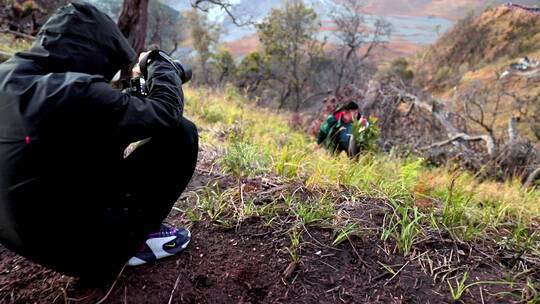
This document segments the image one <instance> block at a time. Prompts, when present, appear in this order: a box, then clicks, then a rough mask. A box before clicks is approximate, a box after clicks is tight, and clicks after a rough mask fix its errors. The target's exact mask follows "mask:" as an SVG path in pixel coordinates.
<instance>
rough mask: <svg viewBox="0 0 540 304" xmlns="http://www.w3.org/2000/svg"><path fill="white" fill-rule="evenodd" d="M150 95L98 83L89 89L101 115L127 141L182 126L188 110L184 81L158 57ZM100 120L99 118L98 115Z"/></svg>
mask: <svg viewBox="0 0 540 304" xmlns="http://www.w3.org/2000/svg"><path fill="white" fill-rule="evenodd" d="M147 78H148V79H147V83H146V84H147V87H148V96H146V97H137V96H132V95H130V94H128V93H123V92H120V91H118V90H115V89H113V88H112V87H111V86H110V85H109V84H108V83H105V82H94V83H92V85H91V86H90V88H89V91H88V92H87V95H88V98H89V102H90V103H91V105H93V106H95V107H97V108H98V112H99V115H100V116H101V117H107V118H109V121H111V120H112V124H113V125H114V126H113V127H114V128H115V129H116V130H114V132H116V133H117V135H118V136H120V137H122V138H123V139H125V140H126V141H137V140H140V139H144V138H147V137H152V136H154V135H156V134H159V133H161V132H163V131H166V130H167V129H171V128H175V127H177V126H178V125H179V122H180V119H181V117H182V114H183V109H184V96H183V92H182V81H181V80H180V76H179V75H178V73H177V71H176V69H175V68H174V67H173V66H172V64H170V63H169V62H167V61H166V60H164V59H161V58H160V57H158V58H156V60H154V61H153V62H152V63H151V64H150V65H149V66H148V75H147ZM96 121H98V123H99V117H96Z"/></svg>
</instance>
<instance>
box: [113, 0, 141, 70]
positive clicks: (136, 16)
mask: <svg viewBox="0 0 540 304" xmlns="http://www.w3.org/2000/svg"><path fill="white" fill-rule="evenodd" d="M148 1H149V0H124V5H123V6H122V12H121V13H120V17H119V18H118V27H119V28H120V31H121V32H122V34H124V36H126V38H127V40H128V41H129V43H130V44H131V46H132V47H133V49H134V50H135V52H137V54H140V53H141V52H143V51H144V50H145V42H146V23H147V20H148ZM131 68H132V67H131V66H130V67H126V68H125V69H124V70H123V71H122V78H124V79H126V78H129V77H128V76H129V75H130V74H131Z"/></svg>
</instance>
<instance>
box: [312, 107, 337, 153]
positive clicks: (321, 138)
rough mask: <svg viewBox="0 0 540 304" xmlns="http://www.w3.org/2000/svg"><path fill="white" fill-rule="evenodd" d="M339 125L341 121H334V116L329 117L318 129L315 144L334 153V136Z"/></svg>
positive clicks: (335, 145)
mask: <svg viewBox="0 0 540 304" xmlns="http://www.w3.org/2000/svg"><path fill="white" fill-rule="evenodd" d="M341 125H342V122H341V119H340V120H336V118H335V117H334V115H329V116H328V117H327V118H326V120H325V121H324V122H323V123H322V125H321V127H320V128H319V133H317V144H319V145H321V144H322V145H323V146H324V147H326V148H328V149H330V150H332V151H335V150H336V148H337V139H336V134H337V131H338V130H339V128H340V127H341Z"/></svg>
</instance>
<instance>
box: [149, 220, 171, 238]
mask: <svg viewBox="0 0 540 304" xmlns="http://www.w3.org/2000/svg"><path fill="white" fill-rule="evenodd" d="M177 232H178V228H176V227H174V226H173V225H171V224H169V223H162V224H161V227H160V228H159V231H158V232H155V233H151V234H150V235H149V237H153V238H155V237H169V236H174V235H176V233H177Z"/></svg>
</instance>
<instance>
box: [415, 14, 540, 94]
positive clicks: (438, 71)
mask: <svg viewBox="0 0 540 304" xmlns="http://www.w3.org/2000/svg"><path fill="white" fill-rule="evenodd" d="M536 55H540V14H539V13H538V12H534V11H529V10H527V9H524V8H521V7H518V6H512V5H502V6H499V7H497V8H495V9H491V10H488V11H486V12H484V13H483V14H481V15H480V16H478V17H476V16H473V15H470V16H468V17H467V18H465V19H463V20H461V21H460V22H459V23H458V24H457V25H456V26H455V27H454V28H453V29H452V30H451V31H449V32H447V33H446V34H444V35H443V36H442V37H441V38H440V39H439V40H438V41H437V42H436V43H435V44H434V45H432V46H430V47H429V48H428V49H427V50H426V51H425V52H422V53H420V54H419V55H418V56H417V58H416V61H415V63H416V68H417V73H416V74H417V77H418V78H419V79H418V81H421V83H422V84H425V86H426V87H427V88H428V89H432V90H433V89H435V90H436V89H445V88H448V87H450V86H455V85H458V84H459V81H460V80H462V79H464V80H466V81H470V80H472V79H481V75H483V76H484V77H486V76H487V77H491V76H495V75H489V74H491V73H490V72H492V71H495V70H497V69H504V68H506V67H507V66H508V64H509V63H511V62H515V61H517V59H519V58H521V57H525V56H529V57H535V56H536ZM474 74H476V76H474Z"/></svg>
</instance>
